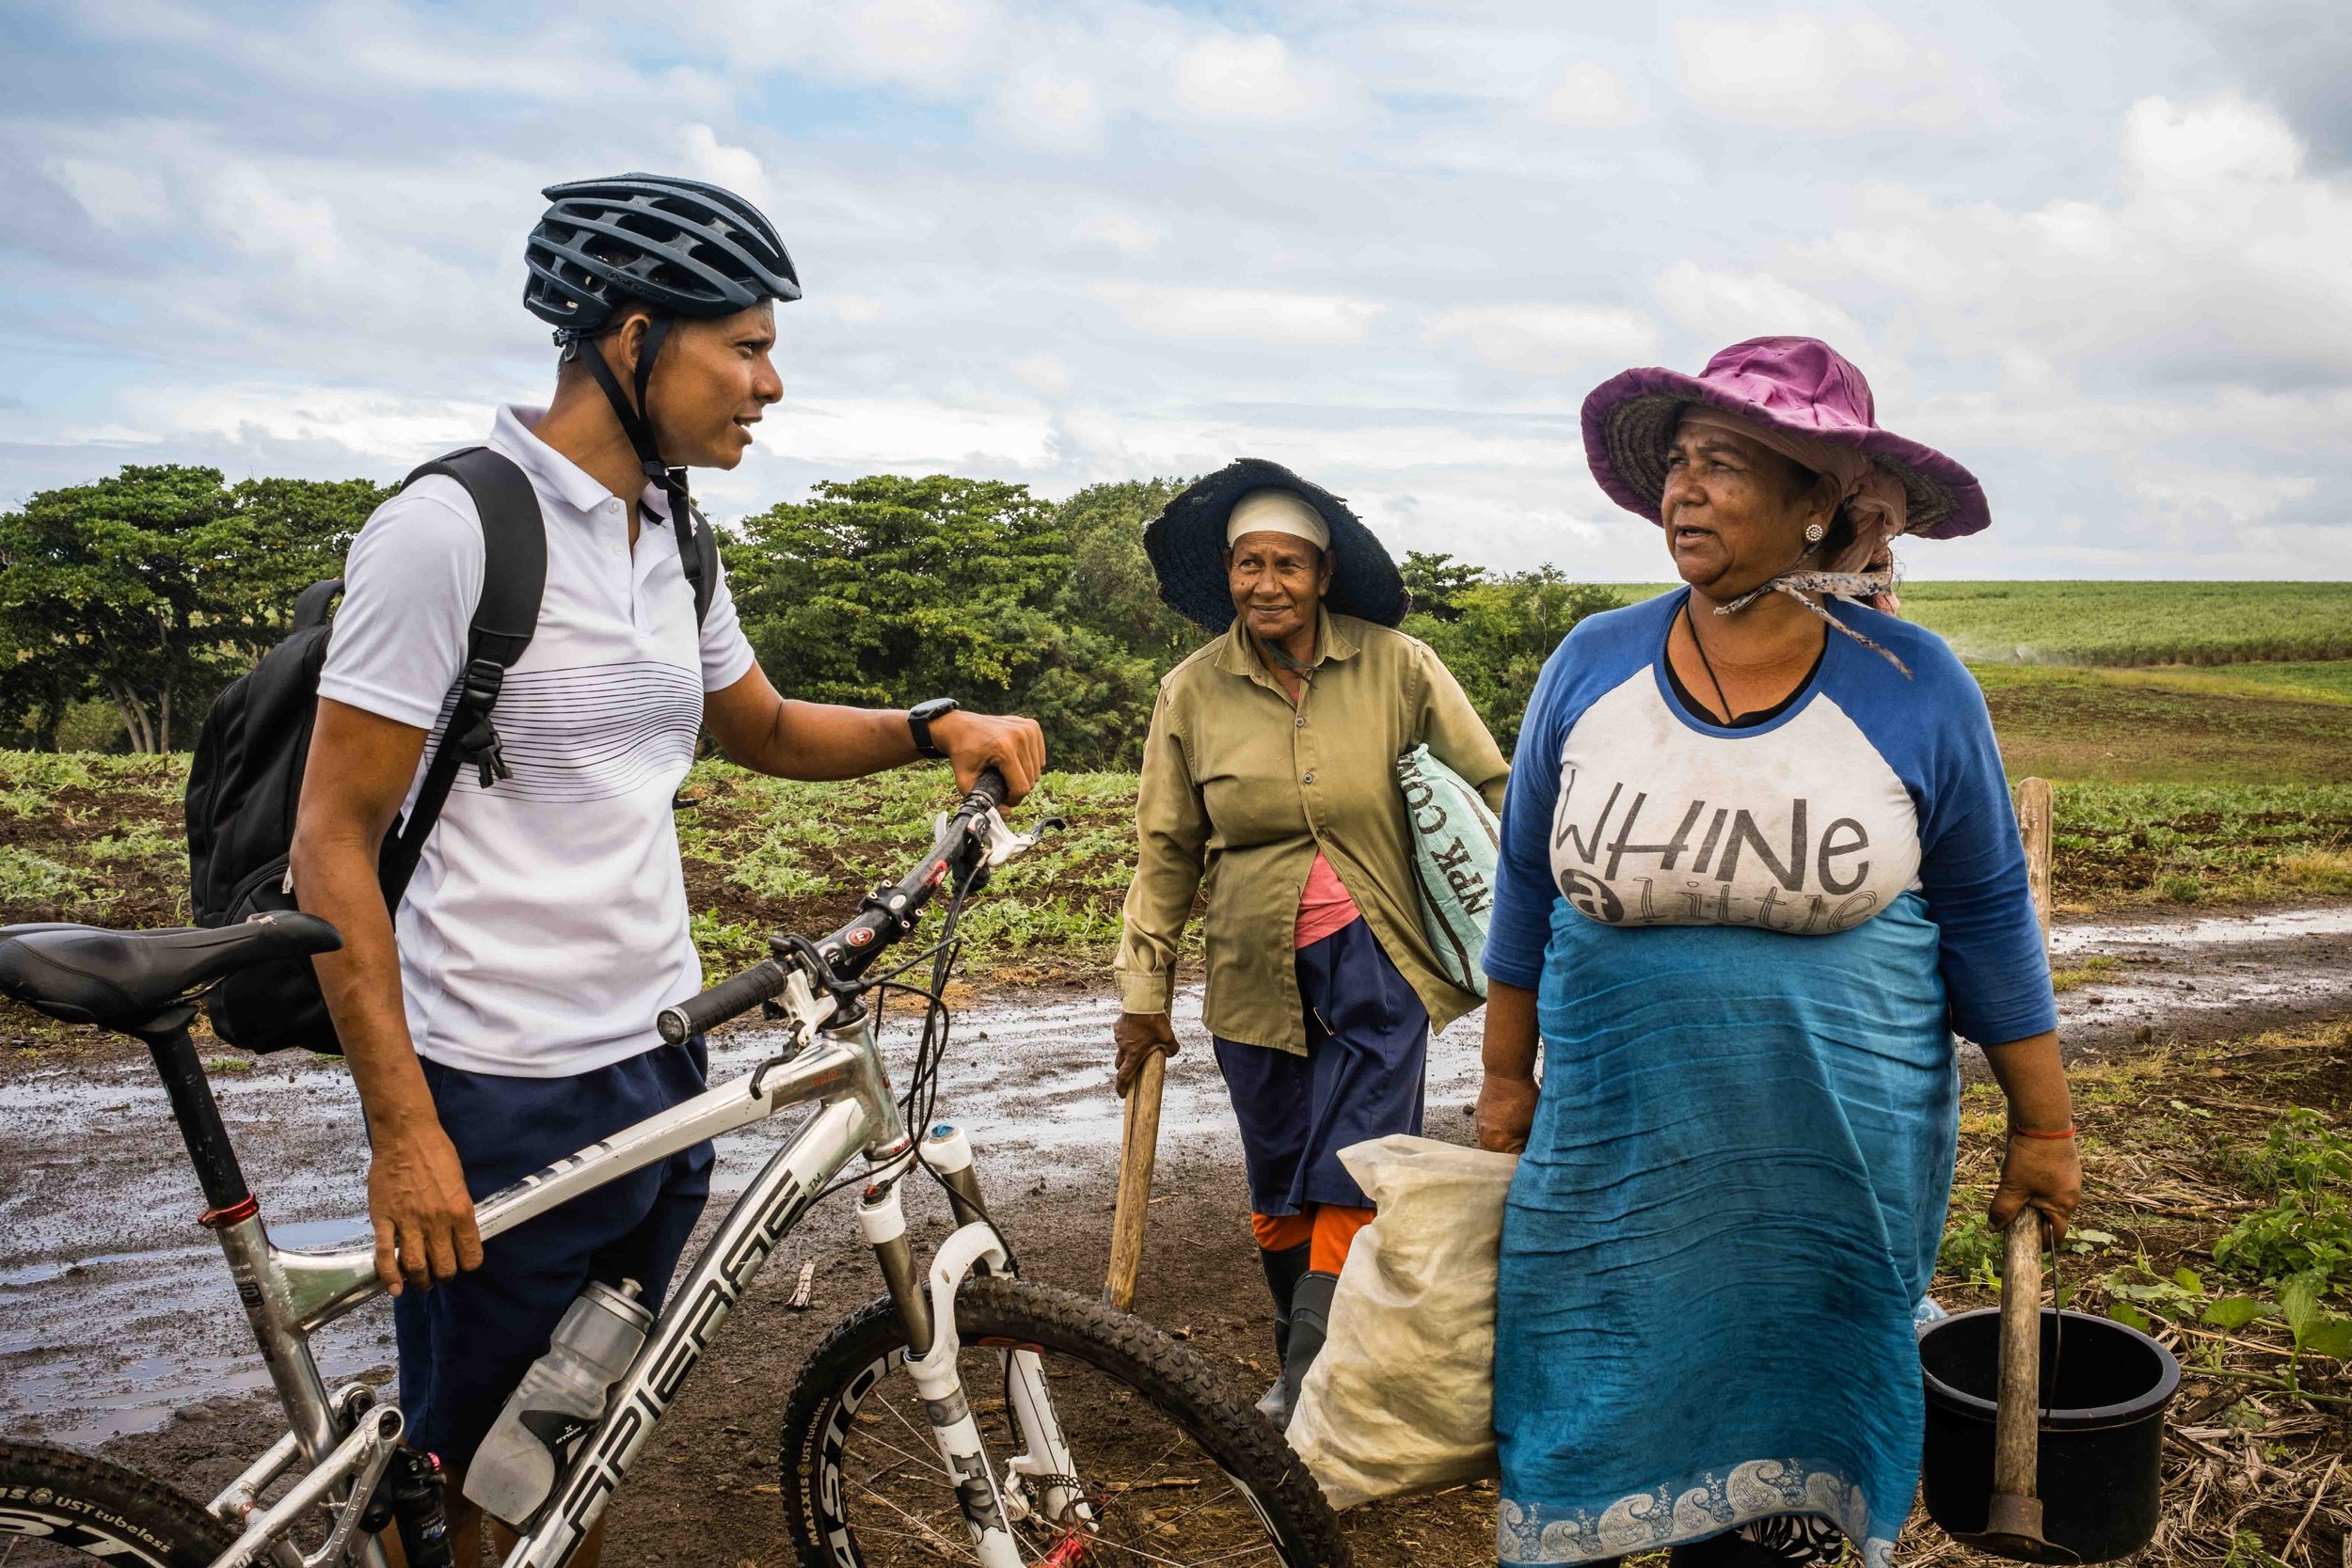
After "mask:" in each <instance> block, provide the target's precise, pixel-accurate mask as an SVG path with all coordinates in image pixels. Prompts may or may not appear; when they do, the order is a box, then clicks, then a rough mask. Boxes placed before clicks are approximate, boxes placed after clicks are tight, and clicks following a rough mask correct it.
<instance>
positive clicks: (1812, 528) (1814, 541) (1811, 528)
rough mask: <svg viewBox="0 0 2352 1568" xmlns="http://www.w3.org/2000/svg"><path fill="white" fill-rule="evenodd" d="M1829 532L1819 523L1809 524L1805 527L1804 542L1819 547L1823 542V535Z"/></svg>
mask: <svg viewBox="0 0 2352 1568" xmlns="http://www.w3.org/2000/svg"><path fill="white" fill-rule="evenodd" d="M1827 532H1828V530H1827V529H1825V528H1823V527H1822V526H1821V525H1820V524H1819V523H1807V524H1805V525H1804V542H1805V543H1806V544H1808V545H1818V544H1820V542H1821V535H1823V534H1824V533H1827Z"/></svg>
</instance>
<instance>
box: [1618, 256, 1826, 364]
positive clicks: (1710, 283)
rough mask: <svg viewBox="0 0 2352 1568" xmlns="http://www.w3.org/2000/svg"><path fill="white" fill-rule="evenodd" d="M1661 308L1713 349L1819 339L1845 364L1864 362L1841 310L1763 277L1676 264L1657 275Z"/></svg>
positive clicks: (1696, 264)
mask: <svg viewBox="0 0 2352 1568" xmlns="http://www.w3.org/2000/svg"><path fill="white" fill-rule="evenodd" d="M1656 287H1657V291H1658V298H1659V303H1660V304H1661V305H1662V306H1664V307H1665V309H1666V313H1667V314H1668V315H1669V316H1670V317H1672V318H1673V319H1674V320H1675V321H1676V322H1677V323H1679V324H1680V325H1683V326H1685V327H1687V328H1689V329H1690V330H1691V331H1692V332H1695V333H1698V334H1699V335H1700V336H1702V337H1704V338H1707V339H1708V340H1709V341H1711V342H1713V343H1714V345H1715V346H1718V347H1720V346H1723V345H1724V344H1728V343H1734V342H1739V341H1742V340H1744V339H1748V338H1766V337H1775V336H1784V335H1785V336H1793V337H1803V338H1820V339H1823V340H1825V341H1829V342H1831V343H1833V344H1835V345H1836V346H1838V347H1839V348H1840V350H1841V351H1842V352H1844V353H1845V354H1846V356H1847V357H1849V358H1861V357H1864V356H1866V345H1865V343H1864V341H1863V331H1862V327H1861V325H1860V324H1859V323H1857V322H1856V321H1855V320H1854V319H1853V317H1851V316H1850V315H1848V314H1847V313H1846V312H1845V311H1844V310H1842V309H1838V308H1837V307H1836V306H1835V305H1832V304H1830V303H1828V302H1827V301H1825V300H1822V299H1819V298H1817V297H1815V296H1814V295H1812V294H1810V293H1806V292H1805V291H1804V290H1803V289H1800V288H1798V287H1796V286H1795V285H1794V284H1791V283H1788V282H1786V281H1784V280H1782V279H1781V278H1778V277H1773V276H1772V274H1770V273H1762V272H1725V271H1717V270H1714V269H1711V268H1708V267H1703V266H1701V265H1700V264H1699V263H1698V262H1696V261H1677V262H1675V263H1674V264H1673V265H1672V266H1670V267H1668V268H1666V270H1665V271H1664V272H1662V273H1660V274H1659V275H1658V277H1657V280H1656Z"/></svg>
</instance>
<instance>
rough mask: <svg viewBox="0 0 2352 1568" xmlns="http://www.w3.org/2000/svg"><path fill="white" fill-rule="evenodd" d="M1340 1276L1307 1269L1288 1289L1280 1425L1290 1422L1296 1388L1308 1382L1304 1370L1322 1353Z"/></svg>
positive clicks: (1295, 1398) (1295, 1403) (1296, 1394)
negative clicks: (1287, 1340)
mask: <svg viewBox="0 0 2352 1568" xmlns="http://www.w3.org/2000/svg"><path fill="white" fill-rule="evenodd" d="M1339 1284H1340V1276H1339V1275H1335V1274H1324V1273H1321V1272H1319V1271H1317V1270H1313V1269H1310V1270H1309V1271H1308V1272H1307V1273H1306V1275H1304V1276H1303V1277H1301V1278H1300V1280H1299V1281H1298V1289H1297V1290H1295V1291H1292V1292H1291V1342H1290V1345H1289V1347H1288V1348H1287V1349H1285V1350H1284V1351H1283V1353H1282V1402H1283V1404H1284V1405H1285V1406H1286V1407H1287V1408H1286V1409H1285V1410H1284V1411H1283V1415H1282V1424H1283V1425H1284V1426H1285V1427H1287V1426H1288V1425H1289V1424H1290V1412H1291V1411H1294V1410H1296V1409H1297V1408H1298V1390H1299V1388H1300V1387H1301V1386H1303V1385H1304V1384H1305V1383H1306V1381H1307V1369H1308V1368H1310V1367H1311V1366H1313V1365H1314V1364H1315V1357H1316V1356H1318V1355H1321V1354H1323V1337H1324V1335H1325V1333H1326V1332H1327V1331H1328V1329H1329V1328H1330V1326H1331V1292H1332V1291H1336V1290H1337V1289H1339Z"/></svg>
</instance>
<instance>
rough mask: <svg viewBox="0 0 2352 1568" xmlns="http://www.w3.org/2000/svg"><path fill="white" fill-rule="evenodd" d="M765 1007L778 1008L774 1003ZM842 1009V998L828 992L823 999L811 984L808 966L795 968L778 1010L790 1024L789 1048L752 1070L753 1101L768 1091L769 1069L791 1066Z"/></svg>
mask: <svg viewBox="0 0 2352 1568" xmlns="http://www.w3.org/2000/svg"><path fill="white" fill-rule="evenodd" d="M764 1006H777V1005H776V1004H775V1003H772V1002H771V1003H767V1004H764ZM840 1009H841V1002H840V999H839V998H838V997H836V996H834V994H833V993H832V991H830V990H827V991H826V992H825V993H824V994H823V995H822V996H819V995H818V993H817V990H816V988H815V987H813V986H811V985H810V984H809V981H808V970H807V967H806V966H805V965H804V964H796V965H795V966H793V970H792V977H791V978H790V979H788V980H787V981H786V982H785V985H784V1001H783V1005H782V1006H780V1007H777V1011H778V1012H779V1013H780V1014H781V1015H782V1017H783V1018H784V1020H785V1022H786V1029H785V1049H784V1050H782V1051H780V1052H778V1053H776V1054H774V1055H773V1056H771V1057H769V1058H768V1059H767V1060H766V1061H764V1062H762V1063H760V1064H759V1066H758V1067H756V1068H755V1069H752V1098H754V1099H755V1100H756V1099H757V1098H758V1097H759V1096H760V1095H761V1094H763V1093H764V1092H766V1090H765V1084H766V1080H767V1076H768V1072H769V1069H771V1068H780V1067H784V1066H787V1064H789V1063H790V1062H791V1060H792V1059H793V1058H794V1057H796V1056H798V1055H799V1054H800V1053H802V1052H803V1051H805V1050H807V1049H808V1046H809V1042H810V1041H811V1040H814V1039H815V1038H816V1037H817V1031H818V1029H821V1028H823V1027H824V1025H825V1023H826V1021H828V1020H829V1019H831V1018H832V1017H833V1016H834V1014H835V1013H836V1012H838V1011H840Z"/></svg>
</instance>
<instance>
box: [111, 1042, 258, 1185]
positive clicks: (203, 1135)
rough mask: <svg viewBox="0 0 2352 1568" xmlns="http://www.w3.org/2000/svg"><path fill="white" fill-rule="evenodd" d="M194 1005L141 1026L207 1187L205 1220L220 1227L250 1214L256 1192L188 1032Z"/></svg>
mask: <svg viewBox="0 0 2352 1568" xmlns="http://www.w3.org/2000/svg"><path fill="white" fill-rule="evenodd" d="M195 1016H196V1009H195V1008H194V1007H192V1006H178V1007H173V1008H171V1009H169V1010H168V1011H167V1012H164V1013H162V1014H159V1015H158V1016H157V1017H155V1018H153V1019H151V1020H150V1021H149V1022H147V1023H146V1024H144V1025H142V1026H141V1027H140V1028H139V1029H137V1030H136V1031H135V1033H136V1034H137V1036H138V1037H139V1038H140V1039H141V1040H142V1041H144V1042H145V1043H146V1046H147V1051H148V1054H149V1055H151V1056H152V1057H153V1058H154V1059H155V1072H156V1075H157V1076H158V1077H160V1078H161V1079H163V1081H164V1092H165V1093H166V1094H167V1095H169V1096H170V1097H171V1116H172V1119H173V1120H175V1121H177V1122H178V1123H179V1124H180V1136H181V1138H182V1139H183V1141H185V1143H186V1144H187V1146H188V1160H189V1162H190V1163H191V1164H194V1165H195V1166H196V1180H197V1184H198V1185H199V1186H200V1187H202V1188H203V1190H204V1206H205V1210H206V1212H205V1214H204V1217H203V1220H202V1222H201V1223H202V1224H204V1225H206V1226H208V1227H213V1228H215V1229H216V1228H218V1227H220V1226H222V1225H224V1224H230V1223H233V1222H234V1221H236V1220H241V1219H244V1218H246V1217H247V1216H248V1215H249V1214H250V1213H251V1212H253V1210H254V1207H255V1205H254V1201H253V1194H252V1193H251V1191H250V1190H248V1189H247V1188H246V1184H245V1172H244V1170H243V1169H242V1168H241V1167H240V1166H239V1165H238V1164H237V1151H236V1149H235V1148H233V1147H232V1146H231V1145H230V1142H229V1129H228V1128H227V1127H226V1126H224V1125H223V1124H222V1122H221V1119H220V1107H219V1106H218V1105H216V1104H215V1103H214V1102H213V1090H212V1085H211V1083H210V1081H209V1080H207V1079H206V1078H205V1076H204V1064H203V1063H202V1062H200V1061H199V1060H198V1059H197V1054H196V1042H195V1041H194V1040H193V1039H191V1038H190V1037H188V1021H189V1020H190V1019H192V1018H193V1017H195Z"/></svg>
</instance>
